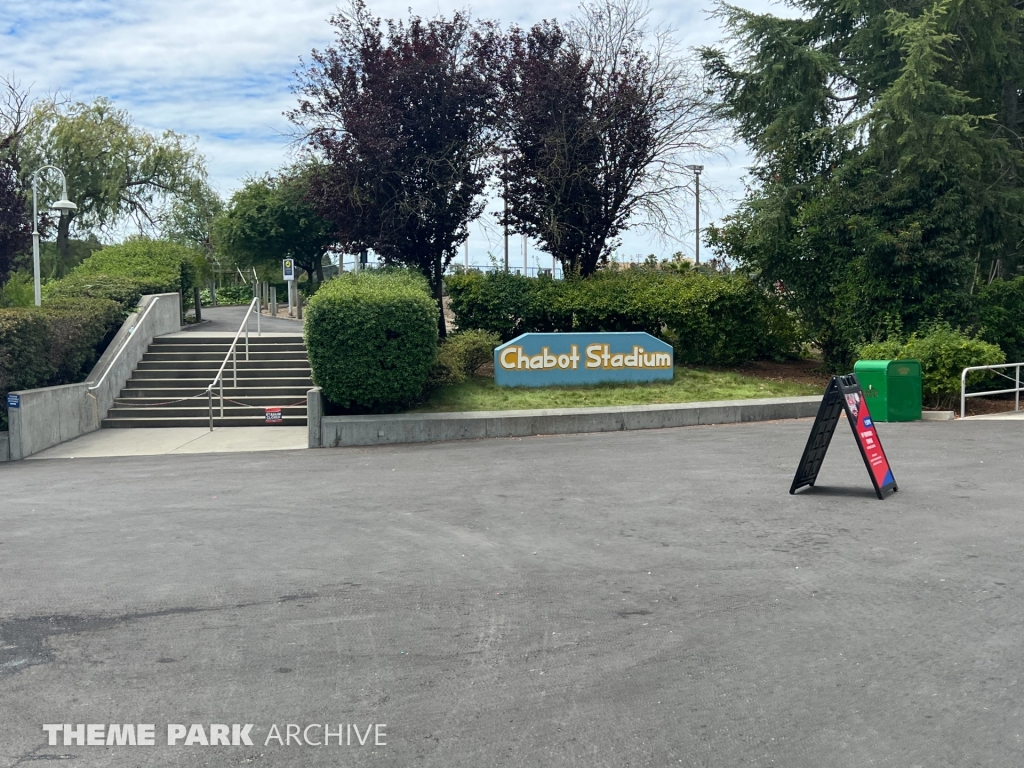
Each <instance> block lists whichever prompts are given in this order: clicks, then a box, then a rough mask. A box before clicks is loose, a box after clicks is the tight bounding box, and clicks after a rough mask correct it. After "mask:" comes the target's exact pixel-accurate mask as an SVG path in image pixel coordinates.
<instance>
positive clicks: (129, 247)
mask: <svg viewBox="0 0 1024 768" xmlns="http://www.w3.org/2000/svg"><path fill="white" fill-rule="evenodd" d="M202 261H203V257H202V256H201V255H199V254H198V253H196V252H195V251H193V250H191V249H190V248H187V247H186V246H184V245H180V244H178V243H172V242H169V241H166V240H147V239H143V238H139V239H136V240H128V241H127V242H125V243H122V244H121V245H113V246H110V247H108V248H104V249H103V250H102V251H96V253H94V254H93V255H92V256H90V257H89V258H87V259H86V260H85V261H83V262H82V263H81V264H79V265H78V266H77V267H75V269H74V270H73V271H72V272H71V276H73V277H76V278H77V277H84V276H95V275H107V276H111V277H127V278H130V279H131V280H134V281H135V282H137V283H138V284H139V285H140V286H141V289H142V293H174V292H180V293H181V296H182V300H183V303H184V304H185V305H187V304H188V302H189V301H190V300H191V297H192V286H193V285H195V284H196V278H197V275H198V274H199V271H200V266H201V265H200V262H202ZM183 308H184V306H183Z"/></svg>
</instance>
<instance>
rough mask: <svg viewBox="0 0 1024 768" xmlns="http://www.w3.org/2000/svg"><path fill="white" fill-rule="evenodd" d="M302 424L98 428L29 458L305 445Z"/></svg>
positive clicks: (231, 451) (91, 456)
mask: <svg viewBox="0 0 1024 768" xmlns="http://www.w3.org/2000/svg"><path fill="white" fill-rule="evenodd" d="M307 442H308V431H307V429H306V428H305V427H284V426H268V427H218V428H216V429H214V430H213V431H212V432H211V431H210V430H209V429H208V428H206V427H160V428H140V429H101V430H98V431H96V432H90V433H89V434H87V435H82V436H81V437H79V438H76V439H75V440H70V441H68V442H66V443H61V444H60V445H55V446H54V447H53V448H48V449H46V450H45V451H41V452H40V453H37V454H35V455H34V456H29V457H28V458H29V459H82V458H94V457H98V456H157V455H160V454H166V453H235V452H244V451H281V450H291V449H296V448H305V447H306V444H307Z"/></svg>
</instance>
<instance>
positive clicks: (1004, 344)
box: [978, 277, 1024, 363]
mask: <svg viewBox="0 0 1024 768" xmlns="http://www.w3.org/2000/svg"><path fill="white" fill-rule="evenodd" d="M978 307H979V315H980V319H981V325H982V329H981V333H980V334H979V338H981V339H984V340H985V341H987V342H989V343H991V344H997V345H999V348H1000V349H1002V350H1003V352H1004V353H1005V354H1006V359H1007V361H1009V362H1011V363H1017V362H1022V361H1024V277H1018V278H1015V279H1013V280H996V281H994V282H992V283H991V284H989V285H986V286H985V287H984V288H982V289H981V290H980V291H978Z"/></svg>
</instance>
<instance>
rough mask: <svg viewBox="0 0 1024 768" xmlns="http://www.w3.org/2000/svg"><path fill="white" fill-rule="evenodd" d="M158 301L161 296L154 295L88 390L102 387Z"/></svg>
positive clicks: (91, 390)
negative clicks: (97, 379) (112, 357)
mask: <svg viewBox="0 0 1024 768" xmlns="http://www.w3.org/2000/svg"><path fill="white" fill-rule="evenodd" d="M158 301H160V297H159V296H154V297H153V300H152V301H151V302H149V306H147V307H146V309H145V310H144V311H143V313H142V317H140V318H139V322H137V323H136V324H135V325H133V326H132V327H131V328H129V329H128V335H127V336H125V338H124V341H122V342H121V348H120V349H118V350H117V354H115V355H114V359H113V360H111V361H110V363H109V364H108V365H107V369H106V370H105V371H104V372H103V375H102V376H100V380H99V381H97V382H96V383H95V384H93V385H92V386H91V387H89V388H88V389H86V391H87V392H93V391H95V390H97V389H99V388H100V385H102V384H103V380H104V379H106V378H107V374H108V373H110V370H111V369H112V368H113V367H114V363H116V362H117V360H118V358H119V357H121V353H122V352H124V350H125V348H126V347H127V346H128V342H129V341H131V339H132V336H134V335H135V331H137V330H138V329H139V328H140V327H141V326H142V324H143V323H144V322H145V321H146V318H147V317H148V316H149V311H150V310H151V309H152V308H153V307H154V306H156V303H157V302H158Z"/></svg>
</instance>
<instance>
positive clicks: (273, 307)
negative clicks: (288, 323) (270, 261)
mask: <svg viewBox="0 0 1024 768" xmlns="http://www.w3.org/2000/svg"><path fill="white" fill-rule="evenodd" d="M270 316H271V317H277V288H276V287H272V288H271V289H270Z"/></svg>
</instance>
